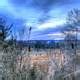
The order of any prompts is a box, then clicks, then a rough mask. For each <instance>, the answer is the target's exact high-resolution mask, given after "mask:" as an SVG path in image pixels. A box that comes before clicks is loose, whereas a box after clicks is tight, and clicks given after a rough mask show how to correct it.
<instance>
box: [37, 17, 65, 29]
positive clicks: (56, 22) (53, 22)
mask: <svg viewBox="0 0 80 80" xmlns="http://www.w3.org/2000/svg"><path fill="white" fill-rule="evenodd" d="M65 22H66V21H65V20H64V19H62V20H59V19H54V18H53V19H49V20H47V21H46V22H44V23H43V24H41V25H40V26H38V27H37V28H38V30H44V29H48V28H55V27H57V26H60V25H63V24H65Z"/></svg>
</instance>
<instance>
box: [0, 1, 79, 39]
mask: <svg viewBox="0 0 80 80" xmlns="http://www.w3.org/2000/svg"><path fill="white" fill-rule="evenodd" d="M73 8H78V9H80V0H0V16H3V17H6V19H7V21H8V22H9V23H13V24H14V28H13V30H14V32H15V33H14V34H15V35H16V36H17V37H18V36H19V35H20V30H21V29H23V28H24V30H25V34H24V35H21V36H20V37H21V39H23V40H26V39H27V35H28V29H29V27H30V26H31V27H32V32H31V37H30V39H32V40H35V39H36V40H50V39H51V40H60V39H63V38H64V35H63V34H62V33H61V32H60V30H61V28H62V27H63V26H64V24H65V23H66V17H67V13H68V12H69V11H70V10H72V9H73ZM20 37H18V39H20Z"/></svg>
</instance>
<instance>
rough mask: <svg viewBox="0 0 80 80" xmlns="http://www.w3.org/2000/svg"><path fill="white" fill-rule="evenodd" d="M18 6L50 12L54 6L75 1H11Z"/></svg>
mask: <svg viewBox="0 0 80 80" xmlns="http://www.w3.org/2000/svg"><path fill="white" fill-rule="evenodd" d="M10 1H11V2H12V3H13V4H15V5H17V6H31V7H34V8H36V9H41V10H45V11H47V10H49V9H50V8H51V7H52V6H56V5H57V6H58V5H64V4H68V3H71V2H72V1H74V0H10Z"/></svg>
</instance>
